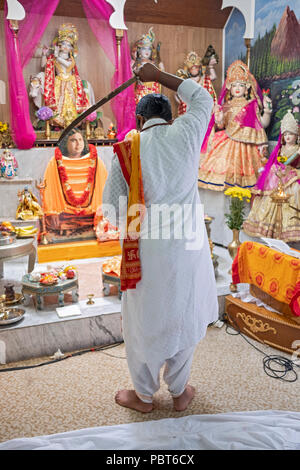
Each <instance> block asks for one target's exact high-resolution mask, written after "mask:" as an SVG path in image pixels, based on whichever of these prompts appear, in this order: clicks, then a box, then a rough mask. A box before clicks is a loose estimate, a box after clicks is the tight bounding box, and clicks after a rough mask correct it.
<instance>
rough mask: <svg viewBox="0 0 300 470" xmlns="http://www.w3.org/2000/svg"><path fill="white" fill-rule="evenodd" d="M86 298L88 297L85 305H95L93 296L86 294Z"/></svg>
mask: <svg viewBox="0 0 300 470" xmlns="http://www.w3.org/2000/svg"><path fill="white" fill-rule="evenodd" d="M87 297H88V301H87V305H93V304H94V303H95V301H94V300H93V297H94V294H88V296H87Z"/></svg>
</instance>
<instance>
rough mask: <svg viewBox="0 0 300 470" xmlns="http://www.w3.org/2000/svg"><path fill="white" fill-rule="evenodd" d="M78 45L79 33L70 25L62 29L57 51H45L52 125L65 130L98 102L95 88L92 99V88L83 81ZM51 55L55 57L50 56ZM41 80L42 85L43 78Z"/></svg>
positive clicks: (55, 43)
mask: <svg viewBox="0 0 300 470" xmlns="http://www.w3.org/2000/svg"><path fill="white" fill-rule="evenodd" d="M77 41H78V32H77V29H76V28H75V26H74V25H72V24H70V23H66V24H63V25H62V26H61V27H60V28H59V31H58V36H57V37H56V38H55V39H54V41H53V47H52V48H51V49H50V48H47V47H44V48H43V58H42V66H45V77H44V104H45V106H47V107H49V108H51V109H52V110H53V113H54V118H53V119H52V121H51V124H53V125H56V126H58V127H62V128H65V127H67V126H68V125H69V124H70V123H71V122H72V121H73V120H74V119H75V118H76V117H77V116H78V115H79V114H81V113H83V112H84V111H85V110H86V109H87V108H88V107H89V106H90V105H91V104H93V102H94V101H95V99H94V95H93V92H92V89H91V87H90V96H89V95H88V93H87V89H88V85H87V84H86V85H85V84H84V82H83V81H82V80H81V78H80V75H79V72H78V69H77V66H76V61H75V59H76V56H77V52H78V49H77ZM49 51H51V53H50V54H49V55H47V54H48V53H49ZM38 78H39V80H40V81H41V82H42V80H41V77H38ZM32 82H33V79H32ZM40 86H41V85H39V84H38V89H40ZM33 91H34V90H33ZM33 91H32V93H33Z"/></svg>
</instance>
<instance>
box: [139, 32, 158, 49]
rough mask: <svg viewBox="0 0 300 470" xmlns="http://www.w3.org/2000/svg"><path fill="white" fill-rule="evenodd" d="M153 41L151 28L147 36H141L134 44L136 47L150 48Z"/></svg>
mask: <svg viewBox="0 0 300 470" xmlns="http://www.w3.org/2000/svg"><path fill="white" fill-rule="evenodd" d="M154 41H155V34H154V32H153V28H150V29H149V31H148V33H147V34H143V36H142V37H141V38H140V39H139V40H138V41H137V42H136V45H137V47H152V46H153V43H154Z"/></svg>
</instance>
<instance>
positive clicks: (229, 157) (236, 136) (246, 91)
mask: <svg viewBox="0 0 300 470" xmlns="http://www.w3.org/2000/svg"><path fill="white" fill-rule="evenodd" d="M223 101H224V103H223ZM271 114H272V102H271V100H270V98H269V97H268V96H266V95H264V96H263V95H262V93H261V91H260V89H259V86H258V84H257V82H256V80H255V78H254V76H253V75H252V74H251V73H250V71H249V69H248V67H247V65H246V64H244V63H243V62H241V61H240V60H237V61H235V62H233V63H232V64H231V65H230V67H229V68H228V71H227V77H226V80H225V84H224V86H223V90H222V92H221V95H220V98H219V100H218V104H217V105H215V106H214V110H213V116H212V118H211V121H210V123H209V126H208V130H207V133H206V136H205V139H204V141H203V145H202V149H201V151H202V155H201V161H200V168H199V175H198V185H199V187H201V188H206V189H212V190H214V191H223V190H224V189H225V188H226V187H228V186H234V185H238V186H241V187H243V188H251V187H253V186H254V185H255V183H256V180H257V176H258V174H259V169H260V168H261V167H262V158H263V157H264V156H265V153H266V148H267V146H268V138H267V135H266V132H265V130H264V129H265V128H266V127H268V125H269V124H270V120H271ZM212 131H215V133H214V132H212Z"/></svg>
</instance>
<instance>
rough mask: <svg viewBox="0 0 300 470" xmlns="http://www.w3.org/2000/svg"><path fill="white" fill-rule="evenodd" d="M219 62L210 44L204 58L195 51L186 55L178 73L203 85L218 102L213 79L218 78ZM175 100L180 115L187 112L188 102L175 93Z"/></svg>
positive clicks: (181, 76) (179, 75)
mask: <svg viewBox="0 0 300 470" xmlns="http://www.w3.org/2000/svg"><path fill="white" fill-rule="evenodd" d="M218 62H219V57H218V55H217V54H216V51H215V49H214V48H213V46H212V45H209V46H208V48H207V50H206V52H205V55H204V57H203V59H201V57H200V56H199V55H198V54H197V53H196V52H195V51H191V52H189V53H188V55H187V56H186V59H185V61H184V65H183V68H180V69H178V70H177V72H176V75H177V76H178V77H180V78H183V79H186V78H191V79H192V80H194V81H195V82H197V83H199V84H200V85H202V86H203V87H204V88H205V89H206V90H207V91H208V92H209V93H210V95H211V96H212V98H213V100H214V103H215V104H216V102H217V94H216V91H215V89H214V86H213V83H212V82H213V81H214V80H215V79H216V78H217V75H216V72H215V69H214V68H215V66H216V65H217V64H218ZM175 100H176V101H177V103H178V115H179V116H181V115H182V114H184V113H185V112H186V104H185V103H184V102H183V101H182V100H181V99H180V98H179V96H178V95H177V93H176V94H175Z"/></svg>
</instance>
